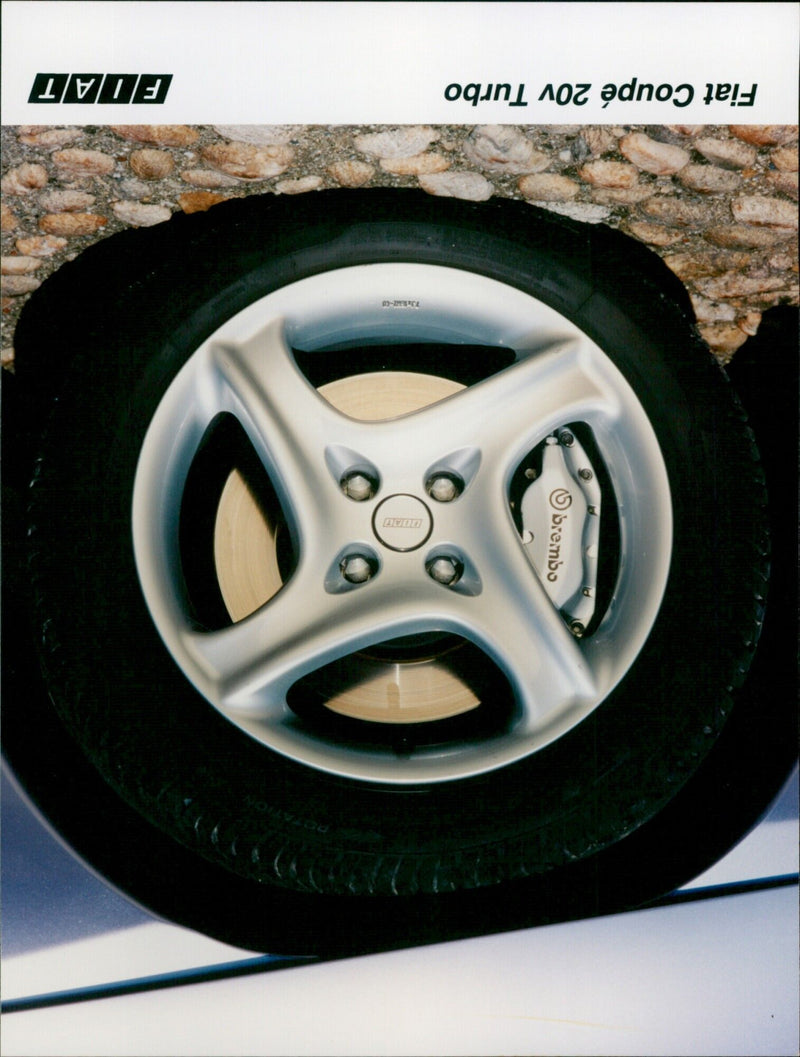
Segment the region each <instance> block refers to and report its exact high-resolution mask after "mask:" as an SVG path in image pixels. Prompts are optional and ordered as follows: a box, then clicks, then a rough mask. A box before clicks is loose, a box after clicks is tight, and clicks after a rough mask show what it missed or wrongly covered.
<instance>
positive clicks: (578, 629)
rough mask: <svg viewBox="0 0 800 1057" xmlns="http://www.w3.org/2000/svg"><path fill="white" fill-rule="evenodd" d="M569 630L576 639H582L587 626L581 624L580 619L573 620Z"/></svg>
mask: <svg viewBox="0 0 800 1057" xmlns="http://www.w3.org/2000/svg"><path fill="white" fill-rule="evenodd" d="M569 630H570V631H571V632H572V634H573V635H574V636H575V638H576V639H582V638H583V636H584V635H585V633H586V628H585V627H584V626H583V624H581V622H580V621H579V620H573V621H572V623H571V624H570V626H569Z"/></svg>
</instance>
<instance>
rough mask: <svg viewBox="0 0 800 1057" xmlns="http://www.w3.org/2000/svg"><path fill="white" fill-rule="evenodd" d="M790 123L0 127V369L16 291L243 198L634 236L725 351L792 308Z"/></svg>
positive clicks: (793, 157) (793, 144)
mask: <svg viewBox="0 0 800 1057" xmlns="http://www.w3.org/2000/svg"><path fill="white" fill-rule="evenodd" d="M797 131H798V130H797V127H796V126H787V125H731V126H728V125H714V126H704V125H672V126H647V127H645V126H625V127H611V126H589V127H582V126H579V125H574V126H573V125H554V126H525V125H520V126H510V125H482V126H427V125H409V126H400V127H387V126H344V125H341V126H313V125H277V126H275V125H232V126H231V125H225V126H211V125H201V126H187V125H112V126H83V127H72V126H69V127H62V126H15V127H6V128H4V129H3V130H2V147H3V159H4V169H3V173H4V175H3V178H2V225H1V226H2V312H3V338H2V362H3V364H4V366H6V367H12V366H13V358H14V353H13V331H14V326H15V323H16V320H17V318H18V315H19V311H20V309H21V307H22V305H23V304H24V302H25V300H26V298H27V297H28V296H29V295H30V293H32V292H33V291H34V290H35V289H37V288H38V287H39V286H40V285H41V283H42V282H43V281H44V280H45V279H46V278H47V276H48V275H50V274H52V272H54V271H55V270H56V269H57V268H58V267H60V265H61V264H63V263H64V262H65V261H67V260H70V259H72V258H74V257H75V256H77V255H78V254H79V253H80V252H81V250H83V249H84V248H85V247H86V246H88V245H90V244H91V243H92V242H94V241H96V240H97V239H99V238H105V237H106V236H108V235H111V234H113V233H114V232H116V231H120V230H122V229H123V228H126V227H131V226H134V227H141V226H149V225H152V224H159V223H163V222H164V221H165V220H168V219H169V217H170V216H171V215H172V214H173V213H175V212H179V211H183V212H186V213H191V212H197V211H199V210H205V209H209V208H213V206H214V205H216V204H217V203H219V202H222V201H224V200H225V199H227V198H232V197H243V196H246V195H252V194H289V195H296V194H313V193H314V192H315V191H317V190H320V189H323V188H336V187H379V186H380V187H421V188H423V189H424V190H425V191H426V192H428V193H429V194H432V195H445V196H453V197H457V198H464V199H468V200H471V201H484V200H486V199H488V198H491V197H493V196H498V197H505V198H516V199H519V200H522V201H526V202H530V203H532V204H533V205H536V206H539V207H540V208H543V209H550V210H552V211H555V212H557V213H560V214H562V215H565V216H569V217H572V218H574V219H577V220H581V221H584V222H586V223H604V224H608V225H610V226H611V227H615V228H620V229H621V230H622V231H624V232H626V233H627V234H629V235H630V236H631V237H632V238H634V239H637V240H639V241H642V242H645V243H647V245H649V246H650V247H651V248H652V249H653V250H654V252H656V253H658V254H659V255H660V256H661V257H662V258H663V259H664V260H665V262H666V264H667V265H668V266H669V267H670V268H671V269H672V271H673V272H675V274H676V275H678V276H679V278H680V279H681V280H682V282H683V283H684V284H685V286H686V287H687V289H688V291H689V295H690V297H691V299H692V303H693V305H694V308H695V313H696V317H697V323H698V327H699V330H700V333H701V334H702V336H703V338H704V339H705V340H706V342H707V343H708V345H709V347H710V348H711V350H712V351H713V352H714V354H715V355H716V356H717V358H718V359H719V360H720V361H721V362H726V361H727V360H728V359H729V358H730V357H731V355H732V354H733V353H734V351H735V350H736V349H737V348H738V347H739V346H740V345H741V344H743V342H744V341H745V340H746V339H747V337H748V335H750V334H752V333H754V332H755V330H756V329H757V327H758V324H759V321H760V318H761V312H763V311H764V310H765V309H767V308H769V307H771V306H773V305H776V304H785V303H789V304H797V303H798V274H797V273H798V266H797V227H798V207H797V197H798V191H797V181H798V148H797Z"/></svg>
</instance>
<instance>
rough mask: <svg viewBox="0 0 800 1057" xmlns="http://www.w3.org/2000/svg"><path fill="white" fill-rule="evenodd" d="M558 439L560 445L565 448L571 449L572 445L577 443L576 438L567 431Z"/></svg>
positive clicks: (563, 431)
mask: <svg viewBox="0 0 800 1057" xmlns="http://www.w3.org/2000/svg"><path fill="white" fill-rule="evenodd" d="M558 439H559V441H560V443H561V444H563V445H564V447H565V448H571V447H572V445H573V444H574V443H575V438H574V437H573V436H572V434H571V433H570V432H569V431H568V430H566V429H565V430H562V432H561V433H559V435H558Z"/></svg>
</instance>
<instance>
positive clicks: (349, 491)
mask: <svg viewBox="0 0 800 1057" xmlns="http://www.w3.org/2000/svg"><path fill="white" fill-rule="evenodd" d="M340 483H341V486H342V491H343V492H344V494H345V495H346V496H347V497H348V498H349V499H354V500H355V501H356V502H357V503H363V502H364V500H365V499H372V497H373V496H374V495H375V493H376V492H377V490H378V484H377V482H376V481H375V480H374V479H373V478H372V477H369V476H368V475H367V474H365V473H361V471H360V470H353V471H352V473H348V474H345V475H344V477H343V478H342V480H341V482H340Z"/></svg>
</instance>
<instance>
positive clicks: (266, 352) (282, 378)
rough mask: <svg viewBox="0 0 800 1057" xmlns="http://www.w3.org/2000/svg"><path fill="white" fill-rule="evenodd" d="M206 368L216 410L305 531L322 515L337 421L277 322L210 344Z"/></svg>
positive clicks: (329, 483) (337, 417) (338, 417)
mask: <svg viewBox="0 0 800 1057" xmlns="http://www.w3.org/2000/svg"><path fill="white" fill-rule="evenodd" d="M211 364H212V371H213V373H214V375H215V376H216V378H217V379H218V380H219V381H220V382H221V383H222V389H223V393H222V394H221V395H220V405H221V407H222V408H225V409H227V410H230V411H232V412H233V413H234V414H235V415H236V416H237V418H238V419H239V421H240V422H241V423H242V425H243V427H244V429H245V431H246V432H247V434H248V436H249V438H250V440H251V442H252V443H253V445H254V447H255V449H256V451H257V452H258V454H259V456H260V458H261V459H262V461H263V462H264V464H265V466H266V467H267V469H268V471H269V473H270V477H271V478H272V481H273V484H274V486H275V488H276V490H277V492H278V494H279V496H280V497H281V499H282V500H283V501H284V503H285V504H288V506H289V507H290V508H291V510H292V511H293V512H294V514H295V518H296V520H298V521H301V522H305V523H306V525H307V526H308V527H309V528H310V527H311V525H312V524H313V523H314V522H315V521H318V520H319V518H320V517H321V516H324V511H321V510H320V506H319V504H320V501H321V497H322V496H323V495H325V494H326V492H327V491H329V490H330V485H331V479H330V475H329V474H328V473H326V472H325V461H324V451H325V437H326V434H329V433H330V428H331V422H332V420H334V419H340V417H341V416H338V415H337V414H336V412H335V411H334V410H333V409H332V408H331V407H330V405H329V404H328V403H327V402H326V401H325V400H324V399H323V398H322V397H321V396H319V394H318V393H317V391H316V390H315V389H314V387H313V386H312V385H311V384H310V383H309V382H308V381H307V380H306V379H305V377H304V376H303V374H302V373H301V371H300V369H299V368H298V367H297V364H296V363H295V362H294V358H293V357H292V354H291V351H290V350H289V348H288V345H287V343H286V340H285V337H284V332H283V323H282V321H281V320H280V319H277V320H273V321H272V322H271V323H269V324H268V325H267V326H266V327H264V328H263V329H262V330H261V331H259V333H258V334H256V335H255V336H254V337H252V338H250V339H249V340H248V341H246V342H242V343H239V344H231V343H225V344H222V343H219V344H215V345H213V346H212V348H211Z"/></svg>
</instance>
